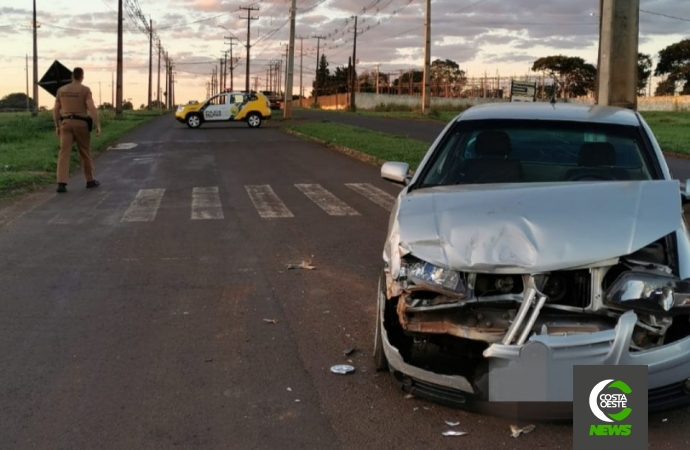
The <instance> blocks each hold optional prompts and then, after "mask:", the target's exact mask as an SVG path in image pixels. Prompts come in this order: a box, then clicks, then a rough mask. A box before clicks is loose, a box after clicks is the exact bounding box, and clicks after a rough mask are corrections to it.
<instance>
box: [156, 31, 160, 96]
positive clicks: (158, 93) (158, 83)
mask: <svg viewBox="0 0 690 450" xmlns="http://www.w3.org/2000/svg"><path fill="white" fill-rule="evenodd" d="M160 108H161V41H160V39H159V40H158V82H157V83H156V109H160Z"/></svg>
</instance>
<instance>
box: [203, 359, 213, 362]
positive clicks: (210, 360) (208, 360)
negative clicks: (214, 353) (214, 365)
mask: <svg viewBox="0 0 690 450" xmlns="http://www.w3.org/2000/svg"><path fill="white" fill-rule="evenodd" d="M204 362H213V358H209V359H206V360H204Z"/></svg>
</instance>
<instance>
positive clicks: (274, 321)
mask: <svg viewBox="0 0 690 450" xmlns="http://www.w3.org/2000/svg"><path fill="white" fill-rule="evenodd" d="M264 322H266V323H278V320H277V319H264Z"/></svg>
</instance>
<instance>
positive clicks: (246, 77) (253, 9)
mask: <svg viewBox="0 0 690 450" xmlns="http://www.w3.org/2000/svg"><path fill="white" fill-rule="evenodd" d="M240 9H242V10H244V11H247V17H240V19H244V20H246V21H247V74H246V76H245V91H247V92H249V49H250V48H251V45H249V38H250V36H251V23H252V20H257V19H258V17H252V16H251V12H252V11H258V10H259V8H255V7H253V6H250V7H245V6H243V7H241V8H240Z"/></svg>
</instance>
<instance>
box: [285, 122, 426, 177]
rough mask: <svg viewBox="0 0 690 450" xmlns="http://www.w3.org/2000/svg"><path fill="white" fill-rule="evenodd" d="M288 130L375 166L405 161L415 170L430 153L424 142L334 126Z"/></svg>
mask: <svg viewBox="0 0 690 450" xmlns="http://www.w3.org/2000/svg"><path fill="white" fill-rule="evenodd" d="M285 129H286V130H287V131H288V132H291V133H293V134H297V135H299V136H301V137H306V138H308V139H310V140H313V141H316V142H320V143H323V144H325V145H327V146H329V147H331V148H334V149H336V150H339V151H342V152H344V153H347V154H350V155H351V156H355V157H357V158H358V159H360V160H363V161H366V162H370V163H372V164H380V163H381V162H382V161H404V162H406V163H408V164H409V165H410V169H412V170H414V169H416V168H417V166H418V164H419V163H420V161H421V160H422V158H423V157H424V155H425V154H426V152H427V150H428V149H429V144H427V143H426V142H424V141H418V140H416V139H410V138H408V137H405V136H396V135H392V134H387V133H380V132H378V131H371V130H367V129H365V128H360V127H354V126H351V125H344V124H339V123H333V122H317V123H314V122H308V123H301V124H295V125H288V126H286V127H285Z"/></svg>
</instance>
